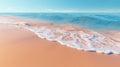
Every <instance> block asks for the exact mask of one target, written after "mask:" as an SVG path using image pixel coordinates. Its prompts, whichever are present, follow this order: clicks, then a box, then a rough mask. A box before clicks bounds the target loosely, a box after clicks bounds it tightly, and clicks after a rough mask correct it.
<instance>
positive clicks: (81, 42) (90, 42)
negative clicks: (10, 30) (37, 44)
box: [0, 22, 120, 54]
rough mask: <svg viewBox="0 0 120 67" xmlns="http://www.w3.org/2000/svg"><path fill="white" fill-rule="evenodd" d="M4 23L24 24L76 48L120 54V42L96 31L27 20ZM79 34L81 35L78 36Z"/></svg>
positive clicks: (35, 31)
mask: <svg viewBox="0 0 120 67" xmlns="http://www.w3.org/2000/svg"><path fill="white" fill-rule="evenodd" d="M0 23H3V24H11V25H17V24H19V25H22V26H24V27H25V28H26V29H28V30H30V31H32V32H34V33H35V34H36V35H38V36H39V37H40V38H45V39H47V40H49V41H57V42H59V43H61V44H62V45H66V46H68V47H72V48H76V49H78V50H85V51H96V52H100V53H106V54H109V53H114V54H120V43H118V42H115V41H113V40H111V39H110V38H108V37H106V36H104V35H102V34H100V33H98V32H95V31H90V32H91V33H88V32H85V31H84V30H78V31H69V30H66V29H64V28H61V27H59V26H58V27H54V26H52V25H51V26H50V27H49V26H45V25H43V26H40V27H36V26H31V25H30V24H28V23H26V22H17V23H12V22H0ZM78 36H79V37H78Z"/></svg>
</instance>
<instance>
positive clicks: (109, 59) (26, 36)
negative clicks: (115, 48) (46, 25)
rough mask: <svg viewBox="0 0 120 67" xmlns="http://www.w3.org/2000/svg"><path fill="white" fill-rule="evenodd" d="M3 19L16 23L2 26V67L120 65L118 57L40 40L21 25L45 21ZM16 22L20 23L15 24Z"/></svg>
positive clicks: (0, 38)
mask: <svg viewBox="0 0 120 67" xmlns="http://www.w3.org/2000/svg"><path fill="white" fill-rule="evenodd" d="M0 20H4V21H11V22H13V24H8V25H7V24H0V54H1V55H0V67H115V66H118V67H119V66H120V63H119V62H120V56H119V55H116V54H103V53H96V52H88V51H83V50H77V49H75V48H70V47H67V46H65V45H62V44H60V43H59V42H56V41H49V40H47V39H45V38H40V37H38V36H37V35H36V34H35V33H34V32H32V31H30V30H28V29H26V28H24V27H23V26H22V22H29V21H30V22H31V24H32V23H33V22H42V21H38V20H36V21H35V20H31V19H28V20H26V19H25V18H23V19H22V18H15V17H7V16H4V17H2V19H1V18H0ZM16 21H19V22H21V24H17V23H14V22H16ZM14 24H15V26H14ZM16 25H17V26H16ZM33 25H35V24H33ZM37 25H39V24H37ZM111 35H112V34H111Z"/></svg>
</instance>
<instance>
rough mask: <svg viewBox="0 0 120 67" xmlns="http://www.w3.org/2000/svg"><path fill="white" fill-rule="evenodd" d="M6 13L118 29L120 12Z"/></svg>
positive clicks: (61, 22) (98, 27) (91, 26)
mask: <svg viewBox="0 0 120 67" xmlns="http://www.w3.org/2000/svg"><path fill="white" fill-rule="evenodd" d="M8 15H14V16H20V17H26V18H32V19H33V18H34V19H40V20H45V21H46V20H47V21H49V22H50V21H51V22H53V23H57V24H65V23H66V24H67V23H69V24H75V25H79V26H83V27H88V28H91V29H110V30H111V29H112V30H120V26H119V25H120V14H99V13H98V14H93V13H91V14H89V13H83V14H81V13H13V14H8Z"/></svg>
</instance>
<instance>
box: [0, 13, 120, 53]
mask: <svg viewBox="0 0 120 67" xmlns="http://www.w3.org/2000/svg"><path fill="white" fill-rule="evenodd" d="M0 15H11V16H18V17H24V18H32V19H38V20H44V21H49V22H51V23H54V24H50V23H47V24H46V23H41V25H39V26H35V25H34V24H33V25H32V24H30V23H29V22H26V21H22V22H21V21H17V22H16V21H10V20H9V19H7V18H2V19H0V23H2V24H10V25H13V26H16V27H19V26H22V27H23V28H26V29H28V30H30V31H32V32H34V33H35V34H36V35H37V36H38V37H40V38H44V39H47V40H49V41H56V42H59V43H61V44H62V45H66V46H68V47H71V48H75V49H78V50H84V51H95V52H100V53H105V54H110V53H114V54H120V31H115V32H113V31H110V30H120V14H100V13H99V14H93V13H91V14H87V13H84V14H81V13H8V14H0ZM11 20H14V19H11ZM68 24H70V25H68ZM72 24H73V25H72ZM75 25H79V26H82V27H78V26H75ZM83 27H87V28H89V29H87V28H83ZM93 29H94V30H93ZM101 29H102V30H106V32H107V33H104V32H102V33H101V32H100V31H99V32H98V31H96V30H101ZM109 31H110V32H109Z"/></svg>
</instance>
